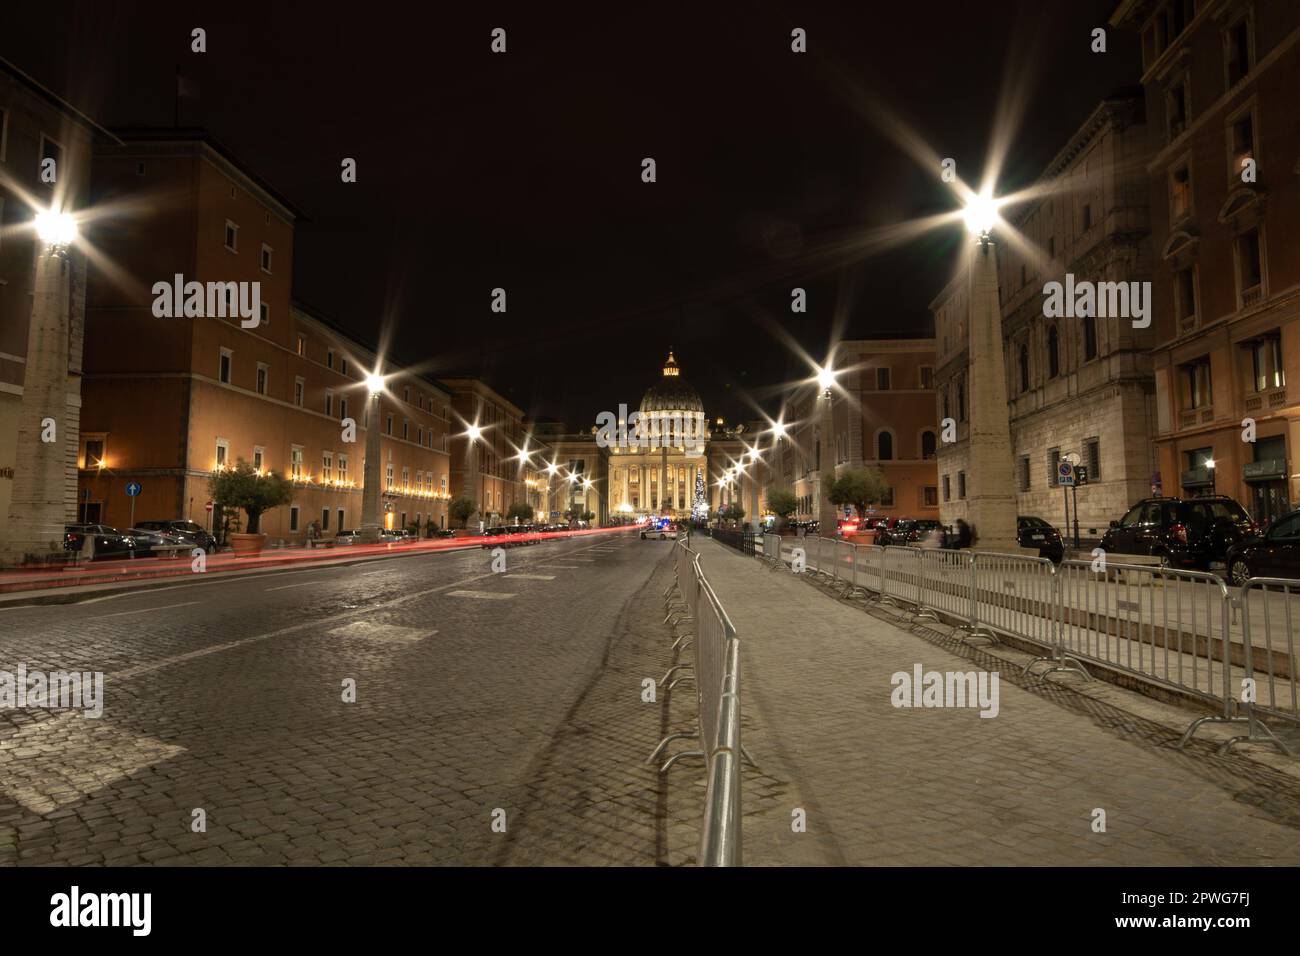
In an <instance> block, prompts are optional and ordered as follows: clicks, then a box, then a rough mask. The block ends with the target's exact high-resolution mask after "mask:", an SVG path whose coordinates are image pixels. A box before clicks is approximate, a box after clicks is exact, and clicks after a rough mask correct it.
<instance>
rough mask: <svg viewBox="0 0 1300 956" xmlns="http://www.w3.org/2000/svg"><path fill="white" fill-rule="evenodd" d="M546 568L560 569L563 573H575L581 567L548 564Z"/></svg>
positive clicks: (576, 565)
mask: <svg viewBox="0 0 1300 956" xmlns="http://www.w3.org/2000/svg"><path fill="white" fill-rule="evenodd" d="M547 567H548V568H560V569H562V570H564V571H576V570H578V568H580V567H581V565H579V564H548V565H547Z"/></svg>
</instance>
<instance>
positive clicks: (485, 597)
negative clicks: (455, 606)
mask: <svg viewBox="0 0 1300 956" xmlns="http://www.w3.org/2000/svg"><path fill="white" fill-rule="evenodd" d="M447 597H467V598H477V599H479V600H482V601H504V600H505V599H506V598H512V597H514V595H513V594H502V593H500V592H499V591H448V592H447Z"/></svg>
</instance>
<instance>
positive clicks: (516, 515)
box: [506, 501, 533, 524]
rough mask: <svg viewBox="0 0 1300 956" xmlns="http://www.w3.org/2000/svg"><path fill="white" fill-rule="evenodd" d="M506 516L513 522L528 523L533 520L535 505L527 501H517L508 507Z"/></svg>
mask: <svg viewBox="0 0 1300 956" xmlns="http://www.w3.org/2000/svg"><path fill="white" fill-rule="evenodd" d="M506 517H507V518H509V519H510V523H511V524H526V523H528V522H529V521H532V520H533V506H532V505H530V504H528V503H527V502H525V501H516V502H515V503H514V504H512V505H511V506H510V507H509V508H507V509H506Z"/></svg>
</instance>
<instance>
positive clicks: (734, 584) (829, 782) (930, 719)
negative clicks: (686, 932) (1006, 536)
mask: <svg viewBox="0 0 1300 956" xmlns="http://www.w3.org/2000/svg"><path fill="white" fill-rule="evenodd" d="M693 545H694V546H695V547H697V548H698V549H699V551H700V553H701V566H702V567H703V570H704V574H705V576H706V577H707V578H708V580H709V581H710V583H711V584H712V585H713V588H714V590H715V591H716V593H717V595H718V597H719V599H720V600H721V601H722V604H723V606H724V607H725V608H726V610H727V613H728V614H729V615H730V617H731V619H732V621H733V623H734V624H735V626H736V630H737V633H738V635H739V636H740V639H741V662H742V664H741V666H742V671H741V673H742V685H741V699H742V702H743V703H742V707H743V711H744V715H745V723H744V734H745V747H746V749H747V750H748V751H749V753H750V754H751V755H752V756H753V758H754V759H755V760H756V761H757V762H758V764H759V766H760V767H761V768H762V770H763V772H764V773H765V774H766V775H768V776H771V777H775V778H777V779H778V780H781V781H785V782H787V785H788V788H789V789H788V795H787V796H788V799H787V803H788V806H784V807H781V808H779V809H770V810H757V809H756V808H755V806H754V803H753V801H752V800H750V799H749V798H748V797H747V798H746V799H745V811H746V817H745V825H744V853H745V863H746V864H747V865H765V864H831V865H834V864H851V865H917V866H925V865H996V866H1002V865H1006V866H1026V865H1103V866H1134V865H1137V866H1158V865H1167V866H1189V865H1261V864H1265V865H1267V864H1285V865H1296V864H1297V863H1300V782H1297V778H1296V777H1295V776H1292V775H1289V774H1288V773H1285V772H1280V771H1279V770H1278V769H1275V768H1271V767H1269V766H1268V765H1267V764H1266V763H1263V762H1260V761H1257V760H1254V759H1251V757H1249V756H1246V755H1244V754H1233V755H1229V756H1225V757H1219V756H1217V755H1214V753H1213V751H1212V750H1211V749H1210V748H1209V747H1208V746H1207V745H1206V744H1203V743H1198V744H1195V745H1194V746H1193V747H1191V748H1189V750H1188V752H1187V753H1180V752H1178V751H1176V750H1174V749H1173V745H1174V744H1175V743H1176V742H1177V738H1178V733H1177V731H1175V730H1172V729H1169V727H1170V726H1175V725H1176V724H1177V718H1175V719H1173V720H1170V721H1169V722H1168V724H1169V726H1166V724H1165V723H1162V722H1160V721H1158V720H1157V719H1155V718H1154V717H1153V716H1152V714H1153V711H1152V708H1154V707H1164V706H1165V705H1160V704H1155V703H1154V702H1151V701H1149V700H1147V699H1146V698H1142V697H1140V696H1139V695H1136V694H1133V693H1132V692H1128V691H1121V690H1119V689H1116V688H1107V689H1106V692H1105V693H1106V696H1105V699H1098V698H1096V697H1090V696H1085V695H1084V694H1080V693H1076V692H1075V691H1073V690H1072V689H1070V688H1069V687H1068V686H1057V685H1053V684H1047V685H1044V686H1041V687H1039V686H1037V685H1036V684H1034V683H1033V682H1032V680H1030V681H1022V680H1021V679H1020V677H1019V668H1016V667H1012V666H1010V665H1009V664H1008V662H1007V661H999V660H998V659H997V658H995V657H992V656H990V655H988V654H986V653H984V652H983V651H981V650H976V649H971V648H967V647H964V646H962V645H958V644H957V643H955V642H942V646H940V642H939V640H938V639H937V636H934V635H932V638H927V637H925V636H923V635H922V633H920V632H917V633H910V632H909V631H907V630H904V629H903V628H902V627H900V626H898V625H897V624H895V623H892V622H889V621H885V620H881V619H880V618H878V617H875V616H873V615H871V614H868V613H865V612H864V611H863V610H862V609H860V608H858V607H853V606H850V605H848V604H845V603H843V602H841V601H838V600H835V599H834V598H833V597H831V596H829V595H827V594H825V593H823V592H822V591H820V590H819V589H818V588H816V587H814V586H812V585H810V584H809V583H807V582H806V581H804V580H801V579H800V578H798V577H797V576H795V575H793V574H791V573H789V572H785V571H782V572H773V571H769V570H768V569H767V568H766V567H765V566H764V565H763V564H762V563H761V562H760V561H759V560H757V559H755V558H752V557H746V556H744V555H741V554H739V553H738V552H736V551H733V550H732V549H729V548H726V547H723V546H722V545H719V544H718V543H716V542H714V541H711V540H708V539H705V538H699V539H697V540H696V541H694V542H693ZM918 664H919V665H921V667H922V670H923V671H925V672H929V671H939V672H949V671H953V672H970V671H976V672H979V671H997V672H999V684H998V688H999V700H998V713H997V716H996V717H992V718H981V717H980V712H979V709H978V708H956V707H952V708H919V707H917V708H895V707H894V706H893V705H892V703H891V695H892V694H893V692H894V684H893V683H892V681H891V677H892V675H894V674H895V673H896V672H904V673H906V674H908V675H911V674H912V673H913V669H914V667H915V666H917V665H918ZM1062 683H1064V682H1062ZM918 693H919V692H918ZM1128 704H1131V706H1126V705H1128ZM1175 714H1181V715H1182V718H1181V719H1182V725H1183V726H1185V725H1186V723H1187V721H1188V720H1190V718H1191V716H1193V715H1190V714H1186V713H1185V712H1182V711H1176V712H1175ZM748 779H749V774H748V773H747V775H746V781H748ZM796 808H802V809H803V810H804V811H806V814H807V832H806V833H794V832H792V828H791V813H792V811H794V810H795V809H796ZM1096 809H1101V810H1104V811H1105V814H1106V820H1105V824H1106V832H1104V833H1097V832H1093V820H1094V811H1095V810H1096Z"/></svg>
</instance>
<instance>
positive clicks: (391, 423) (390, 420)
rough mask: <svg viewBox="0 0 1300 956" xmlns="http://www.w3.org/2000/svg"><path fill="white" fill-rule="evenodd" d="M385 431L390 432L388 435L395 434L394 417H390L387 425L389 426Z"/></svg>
mask: <svg viewBox="0 0 1300 956" xmlns="http://www.w3.org/2000/svg"><path fill="white" fill-rule="evenodd" d="M384 430H385V431H386V432H388V434H390V435H391V434H392V433H393V416H392V415H389V416H388V423H387V425H386V426H385V429H384Z"/></svg>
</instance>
